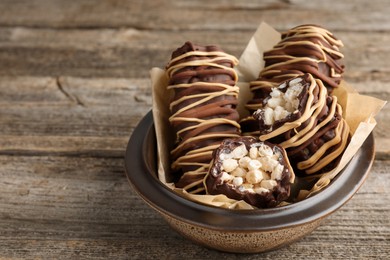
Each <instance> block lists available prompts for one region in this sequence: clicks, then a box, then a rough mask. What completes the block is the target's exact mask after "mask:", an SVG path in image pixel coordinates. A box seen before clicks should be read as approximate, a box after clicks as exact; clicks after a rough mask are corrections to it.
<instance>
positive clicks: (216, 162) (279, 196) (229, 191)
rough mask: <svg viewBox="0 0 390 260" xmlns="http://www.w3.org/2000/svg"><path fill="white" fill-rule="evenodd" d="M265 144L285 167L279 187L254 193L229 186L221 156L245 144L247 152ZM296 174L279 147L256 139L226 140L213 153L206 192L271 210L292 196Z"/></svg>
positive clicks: (206, 181) (206, 182)
mask: <svg viewBox="0 0 390 260" xmlns="http://www.w3.org/2000/svg"><path fill="white" fill-rule="evenodd" d="M260 143H264V144H266V145H267V146H269V147H271V148H272V150H273V151H274V153H278V154H280V157H279V159H278V161H279V163H280V164H281V165H283V167H284V169H283V173H282V178H281V180H277V186H275V187H274V188H273V190H271V191H269V192H266V193H261V194H259V193H254V192H249V191H248V190H244V191H240V190H239V189H238V187H235V186H234V185H232V184H227V183H226V182H223V181H222V180H221V176H222V170H221V168H222V161H221V160H220V154H222V153H230V152H231V151H232V150H234V148H236V147H238V146H240V145H242V144H245V146H246V148H247V150H249V149H250V148H251V146H252V145H256V144H260ZM293 176H294V172H293V171H292V169H291V167H290V164H289V161H288V158H287V155H286V152H285V151H284V149H283V148H282V147H280V146H278V145H275V144H272V143H269V142H259V141H258V140H257V139H256V138H254V137H239V138H234V139H225V140H224V141H223V142H222V143H221V145H220V146H219V148H218V149H217V150H215V151H214V153H213V161H212V163H211V167H210V170H209V172H208V174H207V176H206V178H205V181H204V183H205V186H206V190H207V192H208V193H209V194H212V195H217V194H224V195H226V196H227V197H228V198H231V199H235V200H244V201H246V202H247V203H249V204H251V205H253V206H255V207H258V208H271V207H276V206H277V205H279V204H280V202H282V201H285V200H287V199H288V197H289V195H290V186H291V180H292V179H293Z"/></svg>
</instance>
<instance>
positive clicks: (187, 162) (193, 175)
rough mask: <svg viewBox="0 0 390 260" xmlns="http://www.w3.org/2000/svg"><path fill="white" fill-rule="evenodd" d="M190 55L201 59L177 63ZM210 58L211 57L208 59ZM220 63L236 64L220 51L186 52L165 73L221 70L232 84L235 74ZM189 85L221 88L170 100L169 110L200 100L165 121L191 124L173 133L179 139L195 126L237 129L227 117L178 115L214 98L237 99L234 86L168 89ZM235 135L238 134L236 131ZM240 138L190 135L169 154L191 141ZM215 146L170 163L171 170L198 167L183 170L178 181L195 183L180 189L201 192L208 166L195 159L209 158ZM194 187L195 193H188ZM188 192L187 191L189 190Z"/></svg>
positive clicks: (219, 133)
mask: <svg viewBox="0 0 390 260" xmlns="http://www.w3.org/2000/svg"><path fill="white" fill-rule="evenodd" d="M190 56H202V57H204V59H201V60H192V61H185V62H181V63H180V62H178V61H180V60H182V59H184V58H187V57H190ZM210 56H213V57H212V58H211V57H210ZM221 61H229V62H231V63H232V64H233V65H236V64H238V60H237V59H236V58H235V57H234V56H232V55H229V54H226V53H224V52H219V51H214V52H206V51H190V52H187V53H184V54H182V55H180V56H178V57H176V58H174V59H172V60H171V61H170V62H169V63H168V65H167V74H168V76H169V77H170V78H172V77H173V75H174V74H175V73H176V72H178V71H180V70H181V69H183V68H185V67H196V66H207V67H212V68H218V69H223V70H224V71H227V74H228V73H229V74H230V75H233V79H234V81H235V82H237V80H238V75H237V73H236V72H235V70H234V69H233V68H230V67H226V66H224V65H221V64H217V62H221ZM193 86H218V87H221V88H223V89H224V90H222V91H215V92H208V93H201V94H193V95H188V96H183V97H181V98H179V99H177V100H175V101H173V102H172V103H171V104H170V109H171V110H172V108H173V107H174V106H176V105H179V104H181V103H182V102H184V101H186V100H189V99H194V98H200V99H199V100H197V101H196V102H193V103H190V104H188V105H187V106H184V107H182V108H180V109H179V110H178V111H176V112H175V113H174V114H173V115H171V117H170V118H169V121H170V122H171V123H174V122H175V123H184V122H187V123H193V124H190V126H188V127H185V128H183V129H181V130H180V131H178V132H177V133H176V137H177V138H178V139H179V138H180V136H181V135H184V133H186V132H189V131H192V130H195V129H198V128H199V127H203V126H210V125H215V126H217V125H221V124H224V125H226V124H227V125H232V126H234V127H236V128H237V129H238V130H239V129H240V125H239V124H238V123H237V122H236V121H235V120H231V119H228V118H220V117H219V118H211V119H200V118H196V117H185V116H181V115H182V114H183V113H185V112H187V111H189V110H191V109H193V108H195V107H199V106H202V104H205V103H206V102H207V101H210V100H212V99H214V98H217V97H219V96H226V95H228V96H233V97H235V98H237V97H238V92H239V88H238V87H237V86H230V85H228V84H224V83H215V82H194V83H183V84H175V85H170V86H168V89H183V88H191V87H193ZM237 132H238V131H237ZM239 136H240V135H239V134H238V133H237V134H233V133H224V132H212V133H205V134H200V135H197V136H192V137H189V138H187V139H184V140H183V141H182V142H180V144H179V145H178V146H177V147H176V148H175V149H173V150H172V151H171V154H174V153H176V152H178V151H180V149H182V148H183V147H184V146H185V145H187V144H189V143H191V142H194V141H200V140H208V139H214V138H216V139H218V138H228V137H231V138H233V137H239ZM218 146H219V143H218V144H209V145H207V146H205V147H201V148H198V149H194V150H190V151H188V152H186V154H184V155H182V156H180V157H178V158H177V159H176V160H175V161H174V162H173V163H172V168H173V169H180V168H181V167H183V166H195V167H198V168H197V169H196V170H193V171H187V172H185V173H183V176H182V177H181V179H186V178H188V179H194V180H195V181H192V182H190V183H189V184H188V185H186V186H185V187H183V189H184V190H186V191H188V192H190V193H194V194H195V193H200V192H203V191H204V187H203V185H201V184H202V182H203V177H204V176H205V175H206V174H207V171H208V168H209V163H202V162H199V161H197V159H199V158H204V157H210V158H211V156H212V153H213V151H214V150H215V149H216V148H217V147H218ZM193 188H195V190H191V189H193ZM190 190H191V191H190Z"/></svg>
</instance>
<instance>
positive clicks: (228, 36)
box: [0, 24, 390, 82]
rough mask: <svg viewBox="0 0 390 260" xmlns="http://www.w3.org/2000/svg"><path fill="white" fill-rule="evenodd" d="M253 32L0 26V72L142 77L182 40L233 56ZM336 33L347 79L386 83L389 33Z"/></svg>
mask: <svg viewBox="0 0 390 260" xmlns="http://www.w3.org/2000/svg"><path fill="white" fill-rule="evenodd" d="M256 26H257V24H256ZM253 33H254V29H253V30H250V31H183V32H180V33H177V32H175V31H142V30H135V29H118V30H116V29H102V30H100V29H99V30H98V29H85V30H77V29H74V30H73V29H72V30H70V29H69V30H54V29H39V28H34V29H31V28H0V75H2V76H9V75H33V76H81V77H133V78H140V77H148V73H149V70H150V69H151V68H152V67H164V66H165V65H166V63H167V62H168V60H169V58H170V55H171V52H172V51H173V50H174V49H176V48H177V47H179V46H181V45H182V44H183V43H184V42H185V41H188V40H190V41H194V42H199V43H202V44H218V45H220V46H222V47H223V48H224V49H225V51H227V52H229V53H231V54H233V55H235V56H237V57H239V56H240V55H241V53H242V51H243V50H244V48H245V46H246V44H247V43H248V41H249V39H250V37H251V36H252V34H253ZM336 36H338V37H339V38H340V39H342V40H343V42H344V44H345V47H344V48H343V51H344V52H345V57H346V58H345V63H346V67H347V69H346V78H347V79H348V80H352V81H357V82H359V81H363V80H364V81H365V80H368V79H370V80H380V81H386V82H389V81H390V78H389V75H390V74H389V72H390V68H389V65H388V63H387V60H389V59H390V46H389V44H388V42H390V34H384V33H380V32H348V31H343V32H337V33H336Z"/></svg>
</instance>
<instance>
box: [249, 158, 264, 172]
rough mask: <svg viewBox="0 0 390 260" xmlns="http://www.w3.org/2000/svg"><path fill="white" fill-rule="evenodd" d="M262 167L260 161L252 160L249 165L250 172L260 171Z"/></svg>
mask: <svg viewBox="0 0 390 260" xmlns="http://www.w3.org/2000/svg"><path fill="white" fill-rule="evenodd" d="M260 167H261V162H259V161H258V160H250V161H249V163H248V170H250V171H252V170H258V169H260Z"/></svg>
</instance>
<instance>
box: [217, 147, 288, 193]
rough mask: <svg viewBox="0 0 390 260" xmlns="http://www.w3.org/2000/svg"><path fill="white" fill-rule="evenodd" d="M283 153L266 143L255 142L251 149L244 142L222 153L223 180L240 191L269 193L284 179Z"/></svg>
mask: <svg viewBox="0 0 390 260" xmlns="http://www.w3.org/2000/svg"><path fill="white" fill-rule="evenodd" d="M281 156H282V155H281V154H280V153H279V152H278V151H276V153H275V152H274V151H273V150H272V148H271V147H269V146H268V145H265V144H264V143H258V144H253V145H252V146H251V148H250V149H249V151H248V150H247V148H246V146H245V144H242V145H240V146H238V147H236V148H235V149H233V150H232V151H231V152H230V153H221V154H220V158H219V159H220V160H221V162H222V165H221V170H222V176H221V181H223V182H225V183H228V184H230V185H233V186H235V187H236V188H237V189H238V190H239V191H240V192H243V191H248V192H250V193H259V194H261V193H267V192H270V191H271V190H273V188H274V187H275V186H277V181H278V180H281V179H282V173H283V169H284V166H283V165H282V164H280V163H279V161H278V159H279V158H280V157H281Z"/></svg>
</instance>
